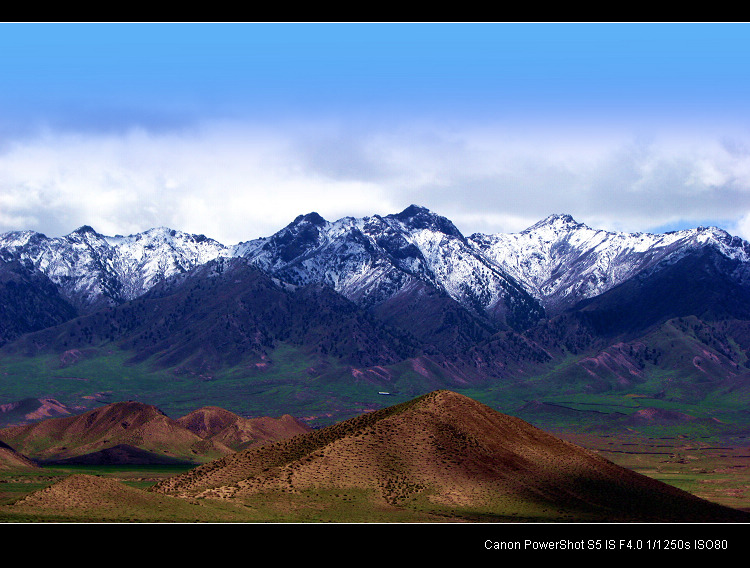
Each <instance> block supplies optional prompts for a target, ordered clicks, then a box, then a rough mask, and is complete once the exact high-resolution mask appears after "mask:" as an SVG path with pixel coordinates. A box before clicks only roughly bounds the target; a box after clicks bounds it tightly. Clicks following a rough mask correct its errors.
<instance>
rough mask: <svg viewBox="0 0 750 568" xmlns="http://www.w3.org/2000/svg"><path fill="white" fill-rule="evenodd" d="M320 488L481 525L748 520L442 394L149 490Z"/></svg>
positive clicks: (243, 492)
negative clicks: (369, 495)
mask: <svg viewBox="0 0 750 568" xmlns="http://www.w3.org/2000/svg"><path fill="white" fill-rule="evenodd" d="M329 489H330V490H346V489H361V490H372V491H373V492H374V494H375V495H376V496H377V499H378V500H379V501H380V502H381V503H383V502H385V503H389V504H391V505H397V506H405V507H419V508H421V509H422V510H426V509H430V508H432V509H433V510H435V511H450V512H451V513H455V512H456V511H461V512H463V514H469V515H481V516H482V517H483V518H488V517H489V518H512V517H513V516H514V515H518V516H519V517H524V518H558V519H563V520H618V521H622V520H651V521H654V520H657V521H671V520H679V521H705V520H709V519H710V520H716V521H719V520H724V521H727V520H745V521H747V520H748V519H750V516H748V515H746V514H744V513H740V512H738V511H733V510H731V509H726V508H723V507H720V506H718V505H714V504H711V503H708V502H706V501H703V500H701V499H698V498H696V497H694V496H692V495H690V494H688V493H686V492H684V491H681V490H679V489H676V488H674V487H672V486H669V485H665V484H663V483H661V482H658V481H656V480H653V479H650V478H648V477H645V476H642V475H639V474H636V473H635V472H632V471H630V470H627V469H624V468H622V467H619V466H617V465H615V464H613V463H612V462H610V461H608V460H606V459H604V458H602V457H601V456H599V455H597V454H594V453H592V452H589V451H587V450H585V449H583V448H580V447H578V446H575V445H573V444H570V443H568V442H565V441H563V440H560V439H559V438H556V437H554V436H552V435H550V434H547V433H545V432H543V431H542V430H539V429H538V428H535V427H533V426H531V425H530V424H528V423H526V422H524V421H522V420H520V419H518V418H514V417H511V416H507V415H504V414H501V413H499V412H497V411H495V410H493V409H492V408H490V407H488V406H485V405H483V404H480V403H478V402H477V401H474V400H472V399H470V398H468V397H465V396H463V395H459V394H456V393H454V392H450V391H435V392H433V393H430V394H428V395H424V396H422V397H419V398H417V399H414V400H412V401H409V402H406V403H403V404H400V405H396V406H392V407H389V408H385V409H382V410H379V411H376V412H373V413H370V414H365V415H362V416H359V417H357V418H353V419H351V420H347V421H344V422H341V423H338V424H335V425H333V426H330V427H328V428H324V429H321V430H317V431H313V432H310V433H308V434H304V435H300V436H296V437H294V438H291V439H289V440H286V441H282V442H278V443H275V444H268V445H265V446H261V447H258V448H250V449H248V450H245V451H242V452H238V453H235V454H232V455H229V456H226V457H224V458H221V459H218V460H216V461H214V462H211V463H208V464H204V465H203V466H200V467H198V468H195V469H193V470H191V471H190V472H187V473H186V474H183V475H180V476H177V477H174V478H170V479H168V480H165V481H163V482H161V483H159V484H158V485H156V486H155V487H154V488H153V490H154V491H160V492H164V493H170V494H174V495H179V496H184V497H188V496H199V497H207V498H229V499H240V500H241V499H242V498H243V497H245V496H252V495H253V494H256V493H258V492H263V491H272V490H276V491H279V490H281V491H283V492H287V493H288V492H292V493H300V492H301V493H305V492H310V491H320V490H329Z"/></svg>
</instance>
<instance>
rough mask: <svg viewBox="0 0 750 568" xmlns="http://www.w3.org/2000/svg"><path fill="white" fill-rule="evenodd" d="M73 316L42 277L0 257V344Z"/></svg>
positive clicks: (55, 291)
mask: <svg viewBox="0 0 750 568" xmlns="http://www.w3.org/2000/svg"><path fill="white" fill-rule="evenodd" d="M76 315H77V314H76V310H75V309H74V308H73V306H71V305H70V304H69V303H68V302H67V301H66V300H65V299H63V297H62V296H61V295H60V294H59V292H58V291H57V288H56V287H55V285H54V284H53V283H52V282H51V281H50V280H49V278H47V277H46V276H45V275H44V274H42V273H41V272H39V271H38V270H36V269H34V268H33V267H31V266H27V265H25V264H24V263H22V262H19V261H12V262H6V261H4V260H2V259H1V258H0V345H2V344H4V343H7V342H8V341H12V340H14V339H16V338H18V337H20V336H21V335H23V334H24V333H29V332H32V331H37V330H40V329H44V328H46V327H50V326H53V325H57V324H60V323H62V322H65V321H67V320H70V319H72V318H73V317H75V316H76Z"/></svg>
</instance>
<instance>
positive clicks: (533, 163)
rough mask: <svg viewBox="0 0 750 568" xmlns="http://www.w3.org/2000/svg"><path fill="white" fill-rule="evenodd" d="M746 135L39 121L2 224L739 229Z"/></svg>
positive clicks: (26, 142) (748, 229)
mask: <svg viewBox="0 0 750 568" xmlns="http://www.w3.org/2000/svg"><path fill="white" fill-rule="evenodd" d="M749 148H750V140H749V139H748V137H746V136H745V135H744V134H742V133H741V132H740V133H735V134H732V135H727V134H726V133H723V134H719V133H709V132H696V133H689V134H684V133H683V134H681V135H679V136H672V137H666V136H659V135H658V134H652V135H649V136H644V135H638V136H636V135H634V134H632V133H626V132H625V131H622V132H618V131H616V130H613V129H609V130H607V131H606V133H604V131H602V132H571V131H565V130H564V129H561V130H559V131H554V130H548V131H545V130H538V131H522V130H521V129H518V128H515V129H509V128H504V127H502V126H501V125H497V126H493V125H486V124H485V125H481V126H480V125H477V124H474V125H467V124H462V125H460V126H458V125H457V126H451V125H445V124H441V125H440V126H439V127H438V126H437V125H434V124H429V123H419V124H408V125H401V126H398V127H397V126H394V125H388V126H385V125H384V126H382V127H379V128H376V127H370V128H365V127H363V126H362V125H360V126H352V125H347V124H344V123H341V122H338V123H337V122H333V121H331V122H328V123H325V122H318V123H309V124H304V123H297V124H295V125H286V126H279V127H275V128H270V127H266V126H260V125H258V124H250V123H247V124H243V123H221V122H211V123H204V124H203V125H201V126H196V127H193V128H184V129H180V130H171V131H170V130H160V131H153V132H152V131H147V130H143V129H132V130H128V131H124V132H120V133H90V132H89V133H87V134H81V133H75V132H70V131H68V132H54V131H47V132H44V133H40V134H39V135H37V136H25V137H24V138H22V139H18V140H17V141H12V140H11V141H8V140H5V141H4V144H3V146H2V149H1V150H0V232H1V231H9V230H19V229H33V230H37V231H41V232H44V233H45V234H47V235H48V236H58V235H63V234H67V233H69V232H71V231H73V230H75V229H76V228H77V227H79V226H81V225H84V224H88V225H91V226H93V227H94V228H95V229H96V230H98V231H99V232H102V233H105V234H108V235H114V234H130V233H135V232H139V231H142V230H145V229H148V228H150V227H154V226H160V225H165V226H169V227H171V228H175V229H180V230H184V231H189V232H195V233H204V234H206V235H207V236H209V237H212V238H216V239H217V240H220V241H221V242H224V243H226V244H233V243H236V242H239V241H242V240H248V239H251V238H256V237H259V236H266V235H270V234H272V233H273V232H275V231H277V230H278V229H280V228H281V227H283V226H285V225H286V224H287V223H289V222H290V221H291V220H292V219H294V217H296V216H297V215H299V214H304V213H308V212H310V211H317V212H318V213H320V214H321V215H323V216H324V217H326V218H327V219H329V220H335V219H338V218H340V217H343V216H347V215H350V216H364V215H372V214H381V215H385V214H388V213H395V212H398V211H400V210H401V209H403V208H405V207H406V206H408V205H409V204H411V203H416V204H420V205H424V206H426V207H428V208H430V209H432V210H433V211H435V212H436V213H439V214H442V215H445V216H447V217H449V218H450V219H452V220H453V221H454V222H455V223H456V224H457V226H458V227H459V229H460V230H461V231H462V232H464V234H470V233H472V232H514V231H520V230H522V229H524V228H526V227H528V226H529V225H531V224H533V223H535V222H536V221H538V220H540V219H542V218H544V217H545V216H547V215H549V214H551V213H570V214H572V215H573V216H574V217H575V218H576V219H577V220H579V221H581V222H584V223H586V224H588V225H589V226H592V227H595V228H605V229H611V230H625V231H654V230H662V229H665V228H672V227H678V226H679V227H682V226H688V225H697V224H705V223H709V222H710V223H712V224H722V225H723V227H724V228H726V229H727V230H729V231H730V232H733V233H734V234H739V235H741V236H743V237H745V238H748V237H750V150H749Z"/></svg>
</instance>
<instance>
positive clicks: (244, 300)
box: [9, 259, 419, 372]
mask: <svg viewBox="0 0 750 568" xmlns="http://www.w3.org/2000/svg"><path fill="white" fill-rule="evenodd" d="M107 342H110V343H113V344H115V345H116V346H118V347H120V348H122V349H126V350H128V351H131V352H134V353H135V356H134V357H133V359H132V362H133V363H137V362H140V361H145V360H147V359H149V360H150V361H151V362H152V363H153V364H154V365H155V366H157V367H162V368H164V367H173V366H178V365H179V366H181V367H183V368H186V369H190V370H194V371H200V372H203V371H207V370H215V369H218V368H222V367H224V366H232V365H236V364H238V363H239V362H241V361H247V360H250V361H252V360H258V361H260V360H261V359H262V358H263V357H264V356H266V355H267V353H268V352H269V351H270V350H271V349H272V348H273V347H274V346H275V345H276V344H277V342H288V343H290V344H292V345H296V346H302V347H305V348H308V349H310V350H311V351H313V352H317V353H319V354H320V355H326V356H333V357H337V358H341V359H343V360H345V361H346V362H348V363H351V364H353V365H356V366H370V365H383V364H391V363H395V362H398V361H401V360H403V359H406V358H408V357H409V356H412V355H415V354H418V353H419V343H418V342H417V341H416V340H415V339H414V338H413V337H411V336H410V335H408V334H407V333H406V332H403V331H399V330H397V329H395V328H390V327H388V326H386V325H385V324H384V323H382V322H380V321H378V320H377V319H376V318H375V317H374V316H373V315H371V314H369V313H367V312H365V311H364V310H362V309H360V308H358V307H357V306H356V305H355V304H354V303H353V302H351V301H349V300H347V299H346V298H344V297H343V296H341V295H340V294H338V293H336V292H335V291H334V290H332V289H330V288H328V287H326V286H324V285H320V284H311V285H308V286H302V287H293V286H288V285H284V284H282V283H279V282H278V281H274V280H273V279H272V278H271V277H270V276H268V275H266V274H265V273H263V272H262V271H260V270H259V269H257V268H255V267H253V266H250V265H249V264H248V263H247V262H246V261H243V260H242V259H232V260H226V259H225V260H220V261H214V262H210V263H208V264H206V265H203V266H201V267H198V268H197V269H195V270H194V271H192V272H191V273H187V274H184V275H181V276H180V277H179V278H174V279H170V280H168V281H166V282H164V283H162V284H161V285H157V286H155V287H154V288H153V289H152V290H151V291H150V292H149V293H148V294H146V295H144V296H142V297H141V298H138V299H136V300H133V301H131V302H127V303H125V304H123V305H121V306H118V307H115V308H108V309H104V310H100V311H98V312H96V313H94V314H91V315H88V316H83V317H81V318H77V319H76V320H74V321H71V322H68V323H66V324H64V325H63V326H61V327H57V328H52V329H49V330H45V331H43V332H40V334H38V335H33V336H30V337H29V338H27V339H25V340H24V341H22V342H18V343H17V344H15V345H13V346H10V347H9V349H10V351H12V352H21V353H24V354H26V355H33V354H35V353H36V352H37V351H38V346H39V345H43V346H44V349H45V350H46V351H53V352H59V353H62V352H64V351H67V350H69V349H72V348H78V349H80V348H86V347H87V346H96V345H101V344H102V343H107Z"/></svg>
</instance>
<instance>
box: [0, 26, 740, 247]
mask: <svg viewBox="0 0 750 568" xmlns="http://www.w3.org/2000/svg"><path fill="white" fill-rule="evenodd" d="M749 56H750V27H748V25H745V24H0V231H7V230H18V229H33V230H38V231H41V232H44V233H46V234H48V235H50V236H56V235H60V234H66V233H68V232H70V231H72V230H74V229H75V228H77V227H78V226H80V225H83V224H89V225H92V226H93V227H94V228H96V229H97V230H99V231H100V232H103V233H106V234H116V233H120V234H128V233H132V232H137V231H140V230H145V229H147V228H149V227H152V226H157V225H166V226H171V227H173V228H177V229H181V230H186V231H191V232H200V233H205V234H206V235H208V236H212V237H214V238H217V239H219V240H221V241H223V242H226V243H227V244H231V243H233V242H238V241H240V240H247V239H250V238H255V237H258V236H263V235H268V234H270V233H272V232H274V231H275V230H278V229H279V228H281V227H282V226H284V225H286V224H287V223H288V222H289V221H291V220H292V219H293V218H294V217H296V216H297V215H298V214H301V213H307V212H309V211H312V210H316V211H318V212H319V213H320V214H322V215H323V216H324V217H326V218H328V219H331V220H333V219H336V218H339V217H341V216H345V215H353V216H362V215H371V214H388V213H393V212H397V211H399V210H401V209H403V208H404V207H406V206H408V205H409V204H410V203H418V204H420V205H424V206H426V207H429V208H430V209H432V210H433V211H435V212H437V213H440V214H443V215H446V216H447V217H449V218H451V219H452V220H453V221H454V222H456V224H457V226H458V227H459V228H460V229H461V230H462V231H463V232H464V233H465V234H470V233H472V232H475V231H481V232H501V231H517V230H522V229H523V228H525V227H527V226H529V225H531V224H533V223H534V222H536V221H537V220H539V219H540V218H542V217H544V216H546V215H548V214H551V213H557V212H564V213H570V214H572V215H573V216H574V217H576V218H577V219H578V220H579V221H581V222H585V223H587V224H589V225H590V226H592V227H597V228H606V229H611V230H626V231H658V230H665V229H672V228H681V227H687V226H695V225H699V224H703V225H707V224H719V225H721V226H723V227H724V228H726V229H727V230H729V231H730V232H733V233H734V234H740V235H742V236H744V237H745V238H748V237H749V236H750V114H749V113H748V110H749V109H748V104H749V103H748V101H750V96H749V95H750V57H749Z"/></svg>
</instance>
